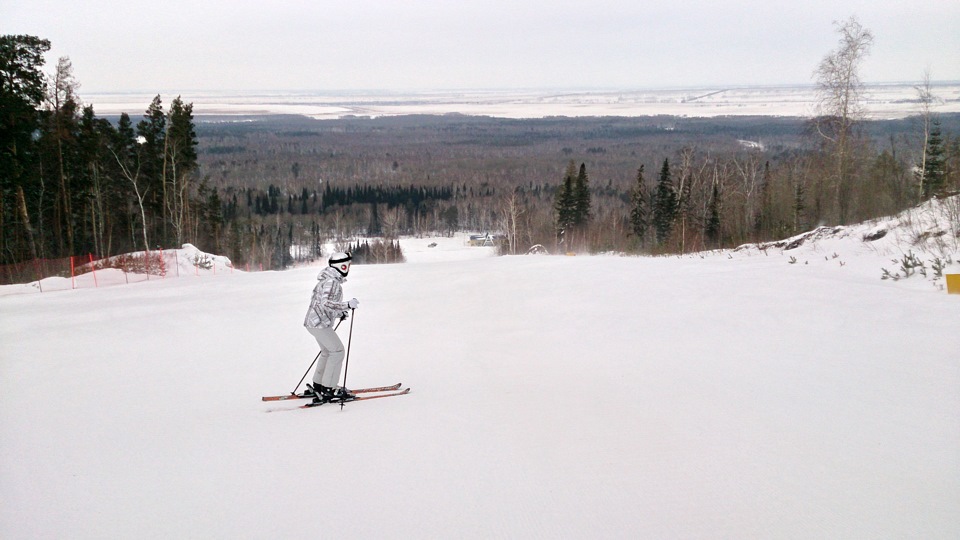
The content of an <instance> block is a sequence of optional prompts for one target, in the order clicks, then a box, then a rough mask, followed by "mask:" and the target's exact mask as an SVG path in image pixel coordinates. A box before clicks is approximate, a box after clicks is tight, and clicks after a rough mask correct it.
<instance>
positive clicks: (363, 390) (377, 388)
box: [260, 383, 400, 401]
mask: <svg viewBox="0 0 960 540" xmlns="http://www.w3.org/2000/svg"><path fill="white" fill-rule="evenodd" d="M399 388H400V383H397V384H391V385H390V386H375V387H371V388H355V389H353V390H350V392H352V393H354V394H368V393H370V392H389V391H391V390H398V389H399ZM312 397H313V394H310V395H304V394H303V392H301V393H299V394H293V393H291V394H285V395H282V396H263V397H262V398H260V399H261V400H262V401H285V400H288V399H309V398H312Z"/></svg>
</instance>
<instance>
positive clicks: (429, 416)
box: [0, 217, 960, 539]
mask: <svg viewBox="0 0 960 540" xmlns="http://www.w3.org/2000/svg"><path fill="white" fill-rule="evenodd" d="M902 221H903V220H902V218H891V219H890V220H885V221H878V222H876V223H872V224H865V225H863V226H862V227H861V228H850V229H845V230H842V231H834V233H833V234H832V235H824V238H823V239H822V242H825V244H821V243H818V242H817V241H814V239H809V241H808V242H804V243H803V244H802V245H800V247H797V248H794V249H791V250H783V249H781V248H777V247H771V246H766V249H765V250H761V249H759V248H758V247H756V246H744V247H743V248H741V249H739V250H730V251H719V252H711V253H703V254H694V255H689V256H684V257H659V258H651V257H618V256H612V255H611V256H513V257H492V256H491V255H492V254H493V253H492V251H491V250H490V249H489V248H469V247H466V246H465V245H464V242H463V238H462V237H455V238H437V239H408V240H404V241H403V247H404V248H405V250H406V252H407V259H408V262H407V263H406V264H396V265H379V266H354V268H353V271H352V272H351V275H350V278H349V280H348V282H347V283H346V284H345V292H346V294H347V295H348V296H356V297H357V298H359V299H360V300H361V305H360V308H359V309H357V311H356V317H355V320H354V326H353V342H352V348H351V354H350V361H349V372H348V377H349V380H348V386H354V387H358V386H366V385H381V384H389V383H394V382H398V381H402V382H403V383H405V384H406V385H409V386H411V387H412V388H413V392H412V393H411V394H409V395H407V396H403V397H397V398H388V399H385V400H377V401H369V402H358V403H353V404H348V405H347V406H346V407H345V408H343V409H342V410H341V409H340V408H339V407H336V406H325V407H321V408H318V409H309V410H299V409H295V407H296V405H295V404H291V403H289V402H288V403H283V402H280V403H264V402H261V401H260V396H262V395H267V394H278V393H285V392H288V391H290V390H292V389H293V385H294V384H296V382H297V381H298V380H299V378H300V376H301V375H302V374H303V372H304V370H305V369H306V368H307V366H308V365H309V364H310V361H311V359H312V358H313V357H314V355H315V346H316V345H315V343H314V341H313V339H312V338H311V337H310V336H309V335H308V334H307V332H305V331H304V330H303V328H302V326H301V325H302V320H303V315H304V312H305V310H306V306H307V304H308V302H309V299H310V293H311V290H312V287H313V285H314V283H315V275H316V273H317V271H318V268H319V267H317V266H313V267H305V268H299V269H295V270H290V271H286V272H259V273H245V272H239V271H235V272H233V273H220V274H218V275H216V276H213V275H210V274H203V275H200V276H195V275H194V276H191V275H189V273H188V274H187V275H185V276H183V277H181V278H179V279H164V280H150V281H144V282H139V283H134V284H130V285H123V286H116V287H101V288H98V289H78V290H69V291H62V292H54V293H43V294H40V293H33V294H7V295H0V537H2V538H4V539H21V538H24V539H25V538H81V539H85V538H138V537H142V538H280V537H285V536H290V535H297V536H298V537H299V536H303V535H308V536H310V537H319V538H343V537H350V538H901V537H903V538H958V537H960V512H958V509H960V391H958V390H960V334H958V332H957V317H958V313H960V295H948V294H946V293H945V292H943V291H942V290H941V288H940V285H941V284H942V279H941V280H940V282H939V283H938V282H937V281H936V280H933V279H932V277H931V278H922V277H920V276H916V275H915V276H912V277H910V278H908V279H901V280H899V281H892V280H881V279H880V275H881V274H880V268H881V267H883V266H889V267H890V269H891V270H893V266H892V264H891V260H890V259H891V257H892V256H895V255H897V254H901V253H902V250H900V248H898V247H897V246H896V245H895V244H893V243H892V242H893V236H894V233H890V234H887V235H886V236H885V237H884V238H881V239H878V240H876V241H875V242H869V243H868V242H864V241H863V240H862V238H861V237H859V236H858V234H859V231H861V230H874V229H876V228H878V227H883V226H888V227H894V226H896V227H901V226H902V225H903V224H902ZM908 221H910V223H912V224H916V223H918V222H919V221H920V218H919V217H918V218H916V219H912V220H908ZM844 233H845V234H844ZM826 236H829V237H826ZM954 238H955V237H954ZM431 243H436V244H437V245H436V246H434V247H429V245H430V244H431ZM867 244H871V246H870V247H865V246H866V245H867ZM952 249H954V251H953V253H954V254H955V253H956V251H955V246H953V248H952ZM918 253H920V254H921V256H922V257H923V258H924V259H925V260H929V258H930V257H932V253H931V252H929V251H918ZM834 255H837V257H834ZM791 257H792V258H794V259H796V260H795V262H793V263H791V262H790V259H791ZM956 258H957V257H955V256H954V257H953V259H954V260H955V259H956ZM951 268H952V271H954V272H957V271H960V264H957V263H954V265H953V266H952V267H951ZM340 334H341V335H342V336H343V337H344V338H346V337H347V334H348V327H347V325H346V324H345V325H344V326H343V327H341V329H340ZM288 409H292V410H288Z"/></svg>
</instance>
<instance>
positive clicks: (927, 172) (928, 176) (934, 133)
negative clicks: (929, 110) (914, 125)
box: [920, 118, 947, 200]
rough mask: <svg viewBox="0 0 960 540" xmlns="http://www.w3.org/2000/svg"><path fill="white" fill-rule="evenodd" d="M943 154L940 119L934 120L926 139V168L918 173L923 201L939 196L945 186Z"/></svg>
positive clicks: (945, 171) (945, 175)
mask: <svg viewBox="0 0 960 540" xmlns="http://www.w3.org/2000/svg"><path fill="white" fill-rule="evenodd" d="M944 153H945V152H944V147H943V133H942V132H941V130H940V119H939V118H935V119H934V120H933V123H932V126H931V128H930V137H929V138H928V139H927V159H926V163H925V165H926V167H925V168H924V170H923V171H921V172H920V174H921V179H920V182H921V183H920V185H921V188H922V190H923V198H924V200H926V199H929V198H930V197H932V196H934V195H937V194H939V193H940V191H941V190H942V189H943V188H944V186H945V185H946V178H947V170H946V162H945V159H944Z"/></svg>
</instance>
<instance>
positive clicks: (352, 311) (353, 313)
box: [340, 308, 357, 411]
mask: <svg viewBox="0 0 960 540" xmlns="http://www.w3.org/2000/svg"><path fill="white" fill-rule="evenodd" d="M356 311H357V310H356V309H354V308H350V333H349V334H348V335H347V358H346V359H345V360H344V366H343V389H344V391H346V389H347V371H348V370H349V369H350V344H351V343H352V342H353V319H354V317H356ZM343 403H344V402H343V401H341V402H340V410H341V411H342V410H343Z"/></svg>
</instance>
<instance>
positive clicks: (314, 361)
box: [290, 351, 323, 394]
mask: <svg viewBox="0 0 960 540" xmlns="http://www.w3.org/2000/svg"><path fill="white" fill-rule="evenodd" d="M322 353H323V351H320V352H318V353H317V356H316V358H314V359H313V362H310V367H308V368H307V370H306V371H304V372H303V377H300V382H298V383H297V387H296V388H294V389H293V392H290V393H291V394H296V393H297V390H299V389H300V385H301V384H303V380H304V379H306V378H307V373H310V370H311V369H313V365H314V364H316V363H317V360H318V359H319V358H320V355H321V354H322Z"/></svg>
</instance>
